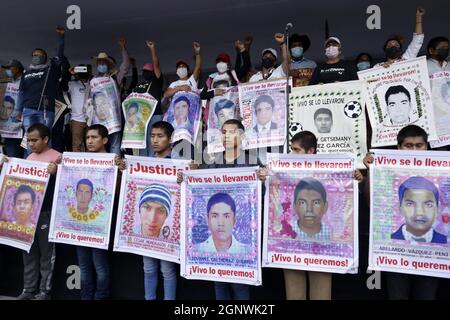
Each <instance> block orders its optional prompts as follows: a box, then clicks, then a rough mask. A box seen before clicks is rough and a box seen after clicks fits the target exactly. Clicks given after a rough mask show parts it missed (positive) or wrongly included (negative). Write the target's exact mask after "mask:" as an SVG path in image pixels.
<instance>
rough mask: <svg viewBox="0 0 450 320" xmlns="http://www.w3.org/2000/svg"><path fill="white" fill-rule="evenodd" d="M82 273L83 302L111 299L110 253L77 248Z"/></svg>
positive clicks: (95, 249)
mask: <svg viewBox="0 0 450 320" xmlns="http://www.w3.org/2000/svg"><path fill="white" fill-rule="evenodd" d="M77 256H78V264H79V265H80V271H81V300H93V299H95V300H104V299H107V298H108V297H109V286H110V271H109V262H108V251H107V250H102V249H97V248H87V247H77Z"/></svg>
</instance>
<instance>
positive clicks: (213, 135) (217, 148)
mask: <svg viewBox="0 0 450 320" xmlns="http://www.w3.org/2000/svg"><path fill="white" fill-rule="evenodd" d="M224 90H226V92H225V93H224V94H223V95H221V96H214V97H213V98H212V99H211V100H210V102H209V116H208V126H207V128H208V129H207V131H206V135H207V139H208V153H218V152H222V151H224V150H225V149H224V147H223V145H222V131H221V129H222V125H223V123H224V122H225V121H227V120H229V119H237V120H240V118H241V115H240V111H239V91H238V87H237V86H235V87H229V88H224Z"/></svg>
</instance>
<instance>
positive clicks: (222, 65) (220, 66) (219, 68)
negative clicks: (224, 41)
mask: <svg viewBox="0 0 450 320" xmlns="http://www.w3.org/2000/svg"><path fill="white" fill-rule="evenodd" d="M216 67H217V71H219V73H224V72H226V71H227V70H228V64H227V63H226V62H219V63H218V64H216Z"/></svg>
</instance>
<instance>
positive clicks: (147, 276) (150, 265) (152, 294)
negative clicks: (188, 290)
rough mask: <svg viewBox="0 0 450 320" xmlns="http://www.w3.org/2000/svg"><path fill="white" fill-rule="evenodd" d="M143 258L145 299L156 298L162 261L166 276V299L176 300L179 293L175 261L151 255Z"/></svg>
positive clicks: (164, 276)
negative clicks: (159, 268) (151, 256)
mask: <svg viewBox="0 0 450 320" xmlns="http://www.w3.org/2000/svg"><path fill="white" fill-rule="evenodd" d="M143 258H144V259H143V260H144V287H145V300H156V287H157V286H158V267H159V264H160V262H161V272H162V274H163V278H164V300H175V297H176V293H177V272H176V268H175V263H173V262H169V261H165V260H159V259H155V258H150V257H143Z"/></svg>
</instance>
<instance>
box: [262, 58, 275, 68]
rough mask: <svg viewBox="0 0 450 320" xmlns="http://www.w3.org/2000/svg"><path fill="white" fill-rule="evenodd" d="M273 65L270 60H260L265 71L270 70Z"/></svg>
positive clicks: (273, 62)
mask: <svg viewBox="0 0 450 320" xmlns="http://www.w3.org/2000/svg"><path fill="white" fill-rule="evenodd" d="M274 65H275V61H273V60H272V59H270V58H264V59H262V66H263V67H264V68H266V69H270V68H272V67H273V66H274Z"/></svg>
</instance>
